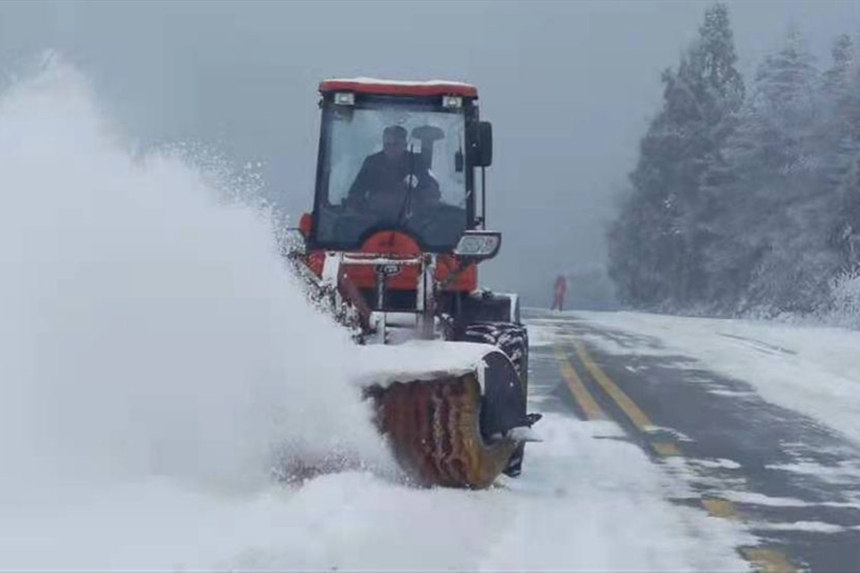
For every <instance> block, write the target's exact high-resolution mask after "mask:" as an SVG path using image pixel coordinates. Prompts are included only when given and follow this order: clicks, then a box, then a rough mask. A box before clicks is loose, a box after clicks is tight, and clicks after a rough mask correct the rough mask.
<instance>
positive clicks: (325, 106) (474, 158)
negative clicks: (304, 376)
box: [292, 79, 540, 488]
mask: <svg viewBox="0 0 860 573" xmlns="http://www.w3.org/2000/svg"><path fill="white" fill-rule="evenodd" d="M319 91H320V95H321V100H320V107H321V109H322V122H321V132H320V143H319V159H318V163H317V173H316V194H315V196H314V208H313V213H311V214H305V215H304V216H303V217H302V219H301V224H300V230H301V234H302V236H303V245H302V248H301V249H300V250H298V251H294V252H293V255H292V257H293V259H294V260H296V261H298V262H299V263H300V264H299V265H298V267H299V270H300V271H301V272H302V274H303V276H304V277H305V278H306V279H307V282H308V283H309V284H310V285H312V290H313V292H314V293H315V296H316V297H317V298H318V299H319V300H325V301H328V304H330V305H331V310H332V311H333V312H334V314H335V315H336V316H337V317H339V319H340V320H341V321H342V322H343V323H345V324H348V325H349V326H350V327H352V328H353V332H354V333H355V337H356V339H357V340H358V341H359V342H360V343H362V344H371V343H377V344H398V343H401V342H404V341H406V340H409V339H415V338H419V339H429V340H439V341H448V342H447V344H451V343H458V344H459V343H481V344H483V345H486V346H482V347H480V350H481V360H479V361H478V366H476V368H475V369H474V371H471V372H466V373H462V372H441V373H439V372H437V373H435V374H434V375H433V376H431V377H428V376H427V375H426V374H425V375H422V376H418V375H417V374H416V375H415V376H409V375H404V376H401V379H400V380H398V381H396V382H395V383H393V384H385V385H382V384H378V385H372V386H371V387H369V388H368V389H367V395H368V396H370V397H372V399H374V400H375V401H376V404H377V407H378V420H377V421H378V424H379V426H380V429H381V431H382V432H383V433H385V434H386V435H388V436H389V437H390V441H391V444H392V447H393V449H394V452H395V454H396V456H397V458H398V460H399V461H400V462H401V464H402V465H403V466H404V467H405V468H406V469H407V470H409V471H411V472H412V473H413V475H414V476H415V477H416V478H417V479H418V480H419V481H421V482H422V483H427V484H440V485H448V486H459V487H472V488H477V487H486V486H488V485H490V484H491V483H492V482H493V480H495V478H496V477H497V476H498V475H499V474H500V473H502V472H504V473H506V474H507V475H511V476H515V475H518V474H519V473H520V470H521V465H522V460H523V451H524V442H525V441H528V437H527V436H528V434H529V432H527V431H526V428H529V427H531V425H532V424H533V423H534V422H535V421H537V419H538V418H539V417H540V415H539V414H527V412H526V397H527V388H528V335H527V331H526V328H525V326H524V325H523V324H522V323H521V321H520V309H519V302H518V298H517V297H516V296H515V295H509V294H495V293H492V292H489V291H487V290H483V289H480V288H479V287H478V272H477V265H478V263H480V262H481V261H484V260H487V259H490V258H492V257H494V256H495V255H496V254H497V253H498V251H499V247H500V244H501V235H500V234H499V233H497V232H493V231H488V230H487V229H486V168H487V167H489V166H490V164H491V162H492V154H493V146H492V128H491V125H490V123H489V122H486V121H481V120H480V118H479V113H478V104H477V100H478V92H477V89H476V88H475V87H474V86H471V85H468V84H462V83H456V82H442V81H434V82H395V81H381V80H371V79H348V80H342V79H333V80H326V81H323V82H322V83H321V84H320V87H319ZM440 344H443V343H440Z"/></svg>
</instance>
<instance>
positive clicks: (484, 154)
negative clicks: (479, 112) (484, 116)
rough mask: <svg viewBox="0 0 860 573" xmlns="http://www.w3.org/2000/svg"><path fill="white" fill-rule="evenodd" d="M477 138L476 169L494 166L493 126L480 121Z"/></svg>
mask: <svg viewBox="0 0 860 573" xmlns="http://www.w3.org/2000/svg"><path fill="white" fill-rule="evenodd" d="M475 135H476V136H477V137H476V138H475V140H476V142H475V143H476V144H477V147H478V148H477V150H476V151H477V154H476V157H475V166H476V167H489V166H490V165H492V164H493V124H491V123H490V122H489V121H479V122H478V125H477V130H476V134H475Z"/></svg>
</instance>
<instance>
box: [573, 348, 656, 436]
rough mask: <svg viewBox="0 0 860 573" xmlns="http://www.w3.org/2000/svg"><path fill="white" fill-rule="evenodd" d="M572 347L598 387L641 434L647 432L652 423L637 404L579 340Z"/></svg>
mask: <svg viewBox="0 0 860 573" xmlns="http://www.w3.org/2000/svg"><path fill="white" fill-rule="evenodd" d="M573 347H574V348H575V349H576V353H577V354H578V355H579V358H580V360H582V363H583V364H585V368H586V370H588V371H589V373H591V376H592V377H593V378H594V379H595V380H596V381H597V383H598V384H600V387H601V388H603V390H604V391H605V392H606V393H607V394H609V396H610V397H611V398H612V399H613V400H615V403H616V404H618V406H619V407H620V408H621V409H622V410H623V411H624V413H625V414H627V417H628V418H630V421H631V422H633V425H634V426H636V429H638V430H639V431H640V432H642V433H643V434H647V433H648V430H649V429H651V428H652V427H653V426H654V424H653V423H652V422H651V420H650V419H649V418H648V416H646V415H645V412H643V411H642V410H641V409H640V408H639V406H637V405H636V403H635V402H633V400H631V399H630V397H629V396H627V394H625V393H624V391H623V390H622V389H621V388H619V387H618V385H617V384H615V382H613V381H612V379H611V378H609V376H607V375H606V373H605V372H603V370H601V369H600V366H598V365H597V364H596V363H595V362H594V360H593V359H592V358H591V355H590V354H589V353H588V350H586V349H585V345H584V344H583V343H582V342H580V341H579V340H574V341H573Z"/></svg>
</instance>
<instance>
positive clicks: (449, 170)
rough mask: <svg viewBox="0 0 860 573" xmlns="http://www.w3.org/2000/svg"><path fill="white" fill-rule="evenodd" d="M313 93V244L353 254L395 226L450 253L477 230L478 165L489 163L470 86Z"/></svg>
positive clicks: (485, 133)
mask: <svg viewBox="0 0 860 573" xmlns="http://www.w3.org/2000/svg"><path fill="white" fill-rule="evenodd" d="M320 94H321V96H322V98H321V102H320V106H321V108H322V122H321V133H320V145H319V159H318V163H317V177H316V193H315V198H314V209H313V215H312V222H311V224H310V225H306V226H309V227H310V229H308V233H307V239H308V243H309V246H310V248H311V249H322V250H336V251H359V250H362V248H363V247H364V246H365V245H366V244H367V242H368V240H369V239H370V238H371V237H373V236H374V234H376V233H378V232H380V231H398V232H400V233H403V234H405V235H406V236H408V237H409V238H410V239H412V240H413V241H415V243H416V244H417V245H418V247H419V248H420V250H421V251H422V252H429V253H451V252H453V251H454V249H455V247H456V246H457V244H458V242H459V241H460V239H461V238H462V236H463V234H464V231H466V230H472V229H476V228H479V227H483V224H482V223H483V212H482V210H481V209H480V207H481V205H478V204H477V202H476V197H477V195H476V193H475V182H476V179H477V178H478V174H477V173H476V171H477V169H476V168H483V167H486V166H488V165H489V164H490V162H491V159H492V157H491V156H492V139H491V128H490V124H489V123H487V122H480V121H479V119H478V106H477V96H478V93H477V89H476V88H475V87H474V86H471V85H468V84H460V83H452V82H422V83H406V82H385V81H379V80H362V79H357V80H327V81H324V82H322V83H321V84H320ZM480 176H481V178H482V177H483V174H482V173H481V174H480ZM481 180H483V179H481Z"/></svg>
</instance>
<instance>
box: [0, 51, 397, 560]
mask: <svg viewBox="0 0 860 573" xmlns="http://www.w3.org/2000/svg"><path fill="white" fill-rule="evenodd" d="M0 157H2V163H3V167H2V169H0V264H2V269H3V280H2V281H0V316H2V317H3V320H2V321H0V392H2V395H3V399H2V401H0V451H2V452H3V464H2V469H0V500H2V499H3V498H5V497H7V496H11V497H16V496H18V495H20V492H21V491H25V490H29V491H34V492H36V491H41V488H45V489H53V488H55V487H57V486H58V485H59V484H61V483H68V482H78V483H84V484H93V483H95V482H102V481H108V482H112V481H117V480H119V481H121V480H125V479H139V478H141V477H143V476H151V475H167V476H172V477H178V478H183V479H186V478H187V479H191V480H196V481H217V482H219V483H221V484H222V485H223V484H225V483H226V484H230V486H231V487H232V486H237V485H240V484H245V483H246V482H255V481H260V480H267V479H268V470H269V466H270V465H271V463H272V457H271V456H272V450H274V449H277V450H279V451H280V452H281V453H283V454H285V455H289V453H290V452H293V453H296V452H308V451H310V452H314V451H327V450H330V449H331V448H332V447H333V446H334V445H336V446H337V448H338V449H339V451H348V452H355V453H356V454H357V455H359V456H364V457H367V458H368V459H377V458H378V459H380V460H382V459H384V457H385V456H384V455H383V450H382V447H381V445H380V443H379V438H378V436H377V435H376V433H375V432H374V430H373V428H372V426H371V424H370V422H369V416H370V413H369V411H368V408H367V406H366V404H364V403H362V402H361V401H360V399H359V393H358V391H357V390H356V388H355V387H354V386H352V385H351V384H350V383H349V374H350V372H349V367H350V364H351V362H352V353H353V352H354V347H353V346H352V345H351V343H350V342H349V340H348V339H347V338H346V336H345V335H344V333H343V331H342V329H340V328H338V327H336V326H335V325H333V324H332V323H331V322H330V321H329V320H328V319H327V318H325V317H323V316H321V315H319V314H317V313H315V312H314V311H313V310H311V309H310V308H309V306H308V305H307V304H306V303H305V300H304V297H303V295H302V294H301V291H300V289H299V288H298V287H297V285H296V284H294V283H293V282H292V279H291V277H290V275H289V274H288V272H287V271H286V270H285V268H284V267H283V265H282V263H281V262H280V259H279V257H278V255H277V248H276V244H275V241H274V238H273V233H272V229H271V226H270V224H269V222H268V218H267V215H266V213H265V212H264V211H261V210H259V209H252V208H249V207H246V206H244V205H242V204H239V203H238V202H237V201H235V200H233V199H230V198H229V197H230V195H231V194H230V193H225V192H224V191H225V190H223V189H219V188H218V186H217V184H216V183H214V182H213V181H212V180H211V178H210V177H208V176H207V175H206V174H204V173H201V172H200V171H199V170H196V169H194V168H192V167H190V166H189V165H187V164H185V163H183V162H182V161H179V160H178V159H172V158H170V157H165V156H159V155H150V156H146V157H142V158H138V159H133V158H132V156H131V155H130V154H129V153H128V152H127V150H126V146H125V145H124V144H123V141H122V139H121V137H120V135H119V134H118V133H117V132H116V131H115V130H114V129H113V127H112V126H111V125H110V124H109V123H108V122H106V121H105V120H104V119H103V118H102V117H101V116H100V114H99V113H98V111H97V110H96V108H95V104H94V99H93V96H92V94H91V93H90V90H89V86H88V84H87V82H86V81H85V79H84V78H82V77H81V76H80V75H79V74H77V73H76V72H75V71H74V70H72V69H70V68H69V67H67V66H65V65H63V64H61V63H60V64H56V63H54V64H50V65H49V66H48V68H47V69H46V70H44V71H42V72H41V73H39V74H38V75H36V76H35V77H32V78H31V79H29V80H26V81H23V82H21V83H18V84H16V85H14V86H12V87H11V88H10V89H9V90H8V91H7V92H6V93H4V94H2V99H0ZM242 487H244V485H242ZM0 554H2V552H0Z"/></svg>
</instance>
